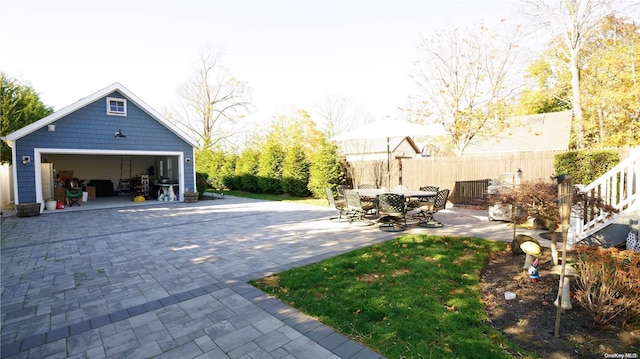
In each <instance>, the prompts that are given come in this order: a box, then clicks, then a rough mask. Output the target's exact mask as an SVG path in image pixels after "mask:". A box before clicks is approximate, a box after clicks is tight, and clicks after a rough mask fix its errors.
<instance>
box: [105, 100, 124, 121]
mask: <svg viewBox="0 0 640 359" xmlns="http://www.w3.org/2000/svg"><path fill="white" fill-rule="evenodd" d="M112 101H113V102H122V111H112V110H111V102H112ZM107 115H110V116H126V115H127V100H126V99H124V98H118V97H107Z"/></svg>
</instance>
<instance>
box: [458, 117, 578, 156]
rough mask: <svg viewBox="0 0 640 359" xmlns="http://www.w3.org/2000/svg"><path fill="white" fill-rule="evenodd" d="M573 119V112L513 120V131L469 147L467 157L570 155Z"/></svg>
mask: <svg viewBox="0 0 640 359" xmlns="http://www.w3.org/2000/svg"><path fill="white" fill-rule="evenodd" d="M571 119H572V111H571V110H567V111H561V112H551V113H542V114H536V115H528V116H517V117H511V118H509V120H510V122H511V124H512V127H511V128H508V129H506V130H505V131H504V132H503V133H501V134H500V135H498V136H496V137H493V138H491V139H489V140H485V141H479V142H474V143H471V144H469V146H467V148H466V149H465V151H464V153H465V154H477V153H496V152H518V151H550V150H557V151H566V150H568V149H569V140H570V135H571Z"/></svg>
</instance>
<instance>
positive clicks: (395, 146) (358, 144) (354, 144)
mask: <svg viewBox="0 0 640 359" xmlns="http://www.w3.org/2000/svg"><path fill="white" fill-rule="evenodd" d="M409 149H411V150H413V152H412V153H410V154H409V155H407V156H406V157H412V158H413V157H415V155H416V154H418V153H420V149H419V148H418V146H417V145H416V143H415V142H414V141H413V139H412V138H411V137H409V136H407V137H392V138H389V150H390V152H391V153H395V152H396V151H401V150H409ZM340 151H341V153H342V154H343V155H345V156H348V155H366V154H384V155H385V158H386V155H387V139H386V138H376V139H363V140H346V141H340Z"/></svg>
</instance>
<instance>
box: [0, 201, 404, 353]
mask: <svg viewBox="0 0 640 359" xmlns="http://www.w3.org/2000/svg"><path fill="white" fill-rule="evenodd" d="M333 212H334V211H332V210H331V209H329V208H328V207H327V208H325V207H318V206H310V205H300V204H291V203H280V202H266V201H257V200H248V199H241V198H234V197H227V198H225V199H221V200H214V201H200V202H197V203H192V204H188V203H173V204H170V205H166V204H161V203H156V204H151V205H147V206H140V207H131V208H120V209H100V210H91V211H82V212H62V211H61V212H60V213H52V214H47V215H41V216H37V217H28V218H17V217H7V218H3V219H2V253H1V256H2V296H1V300H2V357H3V358H67V357H72V358H102V357H108V358H144V357H159V358H163V357H171V358H180V359H184V358H197V357H203V358H379V357H380V356H379V355H378V354H376V353H375V352H373V351H371V350H369V349H367V348H364V347H362V346H361V345H359V344H358V343H356V342H354V341H351V340H349V339H348V338H347V337H345V336H343V335H340V334H338V333H336V332H334V331H333V330H331V329H330V328H328V327H326V326H324V325H322V324H320V323H319V322H317V321H315V320H313V319H311V318H309V317H307V316H305V315H303V314H301V313H299V312H297V311H296V310H293V309H292V308H290V307H288V306H286V305H283V304H282V303H280V302H279V301H277V300H275V299H273V298H270V297H268V296H266V295H265V294H264V293H262V292H260V291H259V290H257V289H255V288H253V287H251V286H249V285H248V284H246V282H247V280H248V279H250V278H260V277H262V276H264V275H267V274H270V273H274V272H278V271H281V270H284V269H287V268H291V267H295V266H299V265H303V264H306V263H311V262H314V261H318V260H321V259H324V258H327V257H331V256H334V255H336V254H339V253H343V252H347V251H351V250H353V249H355V248H360V247H363V246H366V245H370V244H373V243H376V242H380V241H383V240H386V239H389V238H391V237H393V236H395V235H394V234H389V233H385V232H381V231H379V230H377V228H376V227H375V226H372V227H364V228H363V227H362V226H357V225H349V224H347V223H336V222H332V221H329V220H327V218H328V216H329V215H330V214H333Z"/></svg>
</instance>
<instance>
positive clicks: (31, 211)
mask: <svg viewBox="0 0 640 359" xmlns="http://www.w3.org/2000/svg"><path fill="white" fill-rule="evenodd" d="M39 215H40V203H25V204H16V216H18V217H32V216H39Z"/></svg>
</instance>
